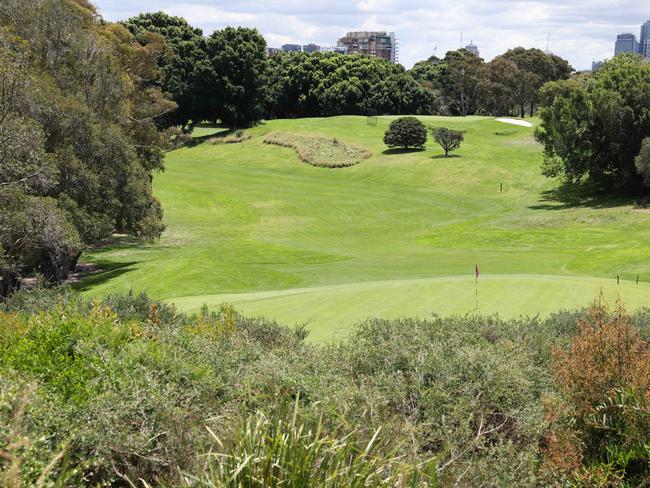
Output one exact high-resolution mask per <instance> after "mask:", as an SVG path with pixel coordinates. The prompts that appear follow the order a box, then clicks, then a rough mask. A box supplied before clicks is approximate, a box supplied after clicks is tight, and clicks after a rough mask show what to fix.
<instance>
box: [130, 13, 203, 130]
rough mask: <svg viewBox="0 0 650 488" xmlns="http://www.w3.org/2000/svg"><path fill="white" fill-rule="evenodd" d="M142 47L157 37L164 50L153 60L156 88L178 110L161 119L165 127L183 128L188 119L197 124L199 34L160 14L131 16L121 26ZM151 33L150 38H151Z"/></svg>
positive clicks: (168, 16)
mask: <svg viewBox="0 0 650 488" xmlns="http://www.w3.org/2000/svg"><path fill="white" fill-rule="evenodd" d="M123 25H124V26H125V27H126V28H127V29H128V30H129V32H131V34H133V35H134V36H135V38H136V40H137V41H138V42H139V43H140V44H141V45H143V46H147V45H148V44H150V43H152V42H155V40H156V37H155V35H158V36H161V37H162V38H163V39H164V41H165V43H166V45H165V49H164V50H163V51H162V52H161V53H160V54H159V55H158V56H157V57H156V58H155V59H156V61H157V65H158V67H159V69H160V73H161V77H160V82H159V85H160V87H161V88H162V90H163V91H164V92H166V93H170V94H171V95H172V98H173V100H174V101H175V102H176V104H177V105H178V108H177V109H176V110H175V111H174V112H172V113H171V114H169V115H168V116H167V117H166V118H165V119H166V122H167V124H168V125H182V126H184V125H186V124H187V123H188V122H189V121H190V120H193V121H194V122H197V121H200V120H201V118H200V117H201V116H202V115H203V114H202V112H201V110H200V103H201V101H200V100H197V99H196V96H195V95H196V92H197V88H198V87H197V83H198V82H199V78H198V77H197V73H196V68H197V66H198V65H199V63H200V62H201V61H202V60H203V59H205V41H204V39H203V32H202V31H201V29H197V28H194V27H192V26H191V25H189V24H188V22H187V21H186V20H185V19H183V18H181V17H173V16H170V15H167V14H166V13H164V12H155V13H145V14H140V15H138V16H137V17H132V18H130V19H129V20H127V21H125V22H124V24H123ZM152 34H153V35H152Z"/></svg>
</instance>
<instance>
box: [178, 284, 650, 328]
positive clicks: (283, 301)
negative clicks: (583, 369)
mask: <svg viewBox="0 0 650 488" xmlns="http://www.w3.org/2000/svg"><path fill="white" fill-rule="evenodd" d="M601 293H602V295H603V297H604V299H605V301H606V302H608V303H610V304H613V303H615V301H616V299H617V298H618V297H620V298H621V300H623V302H624V303H625V304H626V305H627V306H628V307H631V308H635V307H637V306H641V305H645V304H649V303H650V284H648V283H640V284H639V285H636V284H635V283H634V282H626V281H621V282H620V284H617V282H616V280H606V279H598V278H581V277H559V276H546V275H495V276H481V277H480V279H479V283H478V307H479V311H480V313H482V314H495V313H498V314H499V315H500V316H502V317H504V318H513V317H517V316H520V315H521V314H522V313H524V312H525V313H526V314H528V315H537V314H539V315H540V316H545V315H548V314H549V313H551V312H555V311H558V310H560V309H562V308H567V309H575V308H576V307H579V306H583V305H588V304H590V303H593V302H594V300H595V299H597V298H598V297H599V296H600V295H601ZM476 298H477V297H476V283H475V280H474V278H473V277H470V276H452V277H443V278H430V279H414V280H392V281H374V282H367V283H348V284H345V285H335V286H321V287H312V288H292V289H288V290H279V291H271V292H258V293H239V294H225V295H207V296H191V297H180V298H175V299H173V300H172V301H173V302H174V303H175V304H176V306H177V307H179V308H180V309H182V310H186V311H196V310H198V309H199V308H200V307H201V306H202V305H203V304H207V305H209V306H211V305H219V304H221V303H230V304H232V305H234V306H235V307H236V308H237V309H238V310H240V311H241V312H243V313H245V314H247V315H251V316H258V315H264V316H266V317H269V318H272V319H275V320H277V321H278V322H280V323H284V324H292V325H306V326H307V328H308V329H309V330H310V335H309V337H310V339H312V340H317V341H318V340H323V339H325V340H327V339H330V338H332V337H335V336H337V335H344V334H345V332H346V330H347V329H348V328H349V326H350V324H351V323H354V322H357V321H361V320H364V319H366V318H368V317H382V318H399V317H404V316H409V317H416V316H419V317H426V316H429V315H431V314H432V313H433V312H435V313H437V314H438V315H451V314H465V313H475V311H476V302H477V300H476Z"/></svg>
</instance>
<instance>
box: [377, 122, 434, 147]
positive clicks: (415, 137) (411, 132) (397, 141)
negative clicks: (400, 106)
mask: <svg viewBox="0 0 650 488" xmlns="http://www.w3.org/2000/svg"><path fill="white" fill-rule="evenodd" d="M426 142H427V130H426V128H425V127H424V124H423V123H422V122H420V121H419V120H418V119H416V118H415V117H400V118H399V119H395V120H393V121H392V122H391V123H390V127H389V128H388V130H387V131H386V134H384V144H386V145H387V146H388V147H403V148H404V149H409V148H422V147H424V144H425V143H426Z"/></svg>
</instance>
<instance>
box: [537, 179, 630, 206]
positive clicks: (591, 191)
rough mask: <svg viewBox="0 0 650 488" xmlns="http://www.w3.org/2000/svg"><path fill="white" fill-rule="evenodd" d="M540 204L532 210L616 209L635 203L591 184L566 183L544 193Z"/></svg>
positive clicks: (541, 195) (628, 198)
mask: <svg viewBox="0 0 650 488" xmlns="http://www.w3.org/2000/svg"><path fill="white" fill-rule="evenodd" d="M539 202H540V203H539V204H537V205H531V206H529V207H528V208H530V209H532V210H565V209H569V208H594V209H604V208H614V207H621V206H624V205H630V204H632V203H634V199H633V198H632V197H629V196H624V195H623V196H622V195H616V194H611V193H609V192H608V190H606V189H604V188H602V187H599V186H596V185H594V184H590V183H567V182H564V183H562V184H561V185H560V186H558V187H557V188H553V189H552V190H546V191H543V192H542V193H541V194H540V199H539Z"/></svg>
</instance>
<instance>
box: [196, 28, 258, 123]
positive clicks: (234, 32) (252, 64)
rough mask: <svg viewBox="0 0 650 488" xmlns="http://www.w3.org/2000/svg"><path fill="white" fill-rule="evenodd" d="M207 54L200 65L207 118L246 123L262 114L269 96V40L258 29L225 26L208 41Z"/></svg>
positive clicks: (199, 71) (201, 92) (256, 119)
mask: <svg viewBox="0 0 650 488" xmlns="http://www.w3.org/2000/svg"><path fill="white" fill-rule="evenodd" d="M206 53H207V58H206V60H205V61H203V62H202V63H200V66H199V67H198V75H197V76H198V78H199V83H200V84H201V90H200V94H201V95H202V98H203V103H204V113H205V115H206V116H207V118H210V119H212V120H220V121H221V122H222V123H223V124H224V125H226V126H228V127H231V128H236V127H247V126H250V125H251V124H253V123H255V122H257V121H258V120H259V119H260V118H261V117H262V114H263V109H264V101H265V99H266V74H267V56H266V41H265V40H264V37H262V35H261V34H260V33H259V32H258V31H257V29H249V28H244V27H237V28H234V27H226V28H225V29H223V30H219V31H216V32H214V33H213V34H212V35H211V36H210V37H209V38H208V39H207V41H206Z"/></svg>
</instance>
